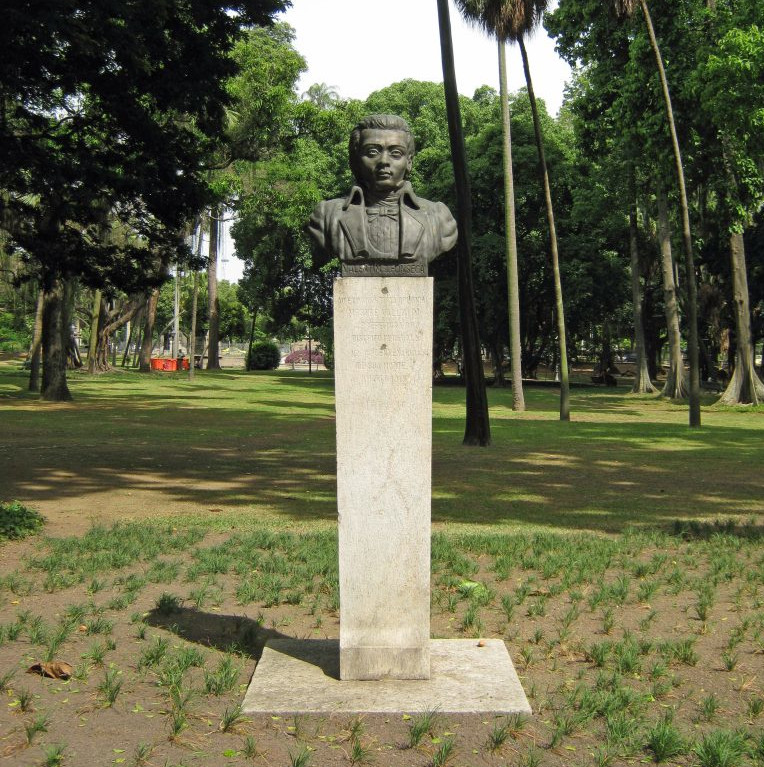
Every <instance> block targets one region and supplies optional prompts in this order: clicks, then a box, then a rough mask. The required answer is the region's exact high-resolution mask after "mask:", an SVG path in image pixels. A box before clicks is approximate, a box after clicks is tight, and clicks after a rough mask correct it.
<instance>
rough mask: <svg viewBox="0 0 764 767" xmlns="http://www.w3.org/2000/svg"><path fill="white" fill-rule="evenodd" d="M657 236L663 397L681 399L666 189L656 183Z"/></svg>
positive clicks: (684, 379) (684, 380)
mask: <svg viewBox="0 0 764 767" xmlns="http://www.w3.org/2000/svg"><path fill="white" fill-rule="evenodd" d="M657 196H658V239H659V240H660V248H661V269H662V271H663V304H664V306H665V312H666V328H667V332H668V342H669V367H668V372H667V374H666V383H665V384H664V386H663V390H662V391H661V396H662V397H668V398H669V399H684V398H685V397H687V394H688V391H687V376H686V375H685V372H684V360H683V359H682V335H681V333H680V330H679V304H678V302H677V300H676V281H675V280H674V259H673V258H672V256H671V230H670V228H669V217H668V208H667V205H666V192H665V190H664V189H663V188H662V187H661V186H659V188H658V192H657Z"/></svg>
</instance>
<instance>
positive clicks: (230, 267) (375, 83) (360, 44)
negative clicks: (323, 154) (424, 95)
mask: <svg viewBox="0 0 764 767" xmlns="http://www.w3.org/2000/svg"><path fill="white" fill-rule="evenodd" d="M552 6H556V2H553V3H552ZM279 18H280V20H282V21H286V22H287V23H288V24H290V25H291V26H292V27H294V30H295V41H294V46H295V48H296V49H297V50H298V51H299V52H300V53H301V54H302V55H303V56H304V57H305V59H306V60H307V64H308V70H307V72H305V73H304V74H303V76H302V78H301V79H300V82H299V84H298V86H297V87H298V90H299V92H300V93H303V92H304V91H306V90H307V89H308V87H309V86H310V85H312V84H313V83H326V84H327V85H329V86H331V87H333V88H334V89H335V90H336V91H337V93H338V94H339V96H340V97H342V98H354V99H365V98H366V97H367V96H368V95H369V94H370V93H373V92H374V91H376V90H379V89H380V88H384V87H386V86H388V85H391V84H392V83H395V82H398V81H399V80H404V79H406V78H412V79H414V80H431V81H433V82H442V81H443V70H442V65H441V59H440V38H439V36H438V11H437V4H436V1H435V0H292V7H291V8H290V9H289V10H287V11H286V12H285V13H283V14H281V15H280V17H279ZM451 27H452V37H453V41H454V61H455V65H456V78H457V85H458V88H459V92H460V93H462V94H464V95H465V96H472V95H473V94H474V92H475V89H476V88H478V87H480V86H481V85H489V86H491V87H492V88H495V89H496V90H497V91H498V89H499V76H498V66H499V65H498V52H497V46H496V42H495V41H494V40H492V39H490V38H488V37H487V36H486V35H485V34H484V33H483V32H481V31H480V30H478V29H476V28H474V27H472V26H469V25H467V24H465V23H464V22H463V21H462V19H461V17H460V15H459V13H458V11H457V10H456V9H455V8H454V6H453V2H452V3H451ZM526 47H527V49H528V58H529V61H530V67H531V76H532V77H533V86H534V89H535V91H536V96H537V97H538V98H541V99H543V100H544V101H545V102H546V105H547V109H548V110H549V112H551V113H552V114H556V113H557V112H558V110H559V108H560V105H561V104H562V98H563V90H564V87H565V82H566V81H567V79H568V77H569V76H570V68H569V67H568V65H567V64H566V63H565V62H564V61H563V60H562V59H561V58H560V57H559V56H558V55H557V54H556V53H555V50H554V41H552V40H551V39H550V38H549V37H548V36H547V34H546V32H545V30H544V29H543V28H541V29H539V30H538V31H537V32H536V33H535V34H534V35H533V37H532V38H531V39H530V40H529V41H528V42H527V44H526ZM507 70H508V80H509V90H510V91H516V90H519V89H520V88H523V87H525V77H524V75H523V67H522V61H521V59H520V51H519V49H518V47H517V46H516V45H510V46H509V47H508V48H507ZM221 261H222V262H221V264H220V265H219V267H218V268H219V276H220V278H221V279H227V280H230V281H231V282H236V281H237V280H238V279H239V278H240V277H241V273H242V269H243V262H241V261H239V259H237V258H236V257H235V256H234V255H233V243H232V242H231V240H230V238H229V237H225V238H224V240H223V252H222V254H221Z"/></svg>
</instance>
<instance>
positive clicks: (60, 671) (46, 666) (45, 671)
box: [27, 660, 74, 679]
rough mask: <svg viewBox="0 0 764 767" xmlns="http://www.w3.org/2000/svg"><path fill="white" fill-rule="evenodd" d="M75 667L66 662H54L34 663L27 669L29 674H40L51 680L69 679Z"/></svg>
mask: <svg viewBox="0 0 764 767" xmlns="http://www.w3.org/2000/svg"><path fill="white" fill-rule="evenodd" d="M72 671H74V667H73V666H72V665H70V664H69V663H65V662H64V661H60V660H54V661H50V662H45V661H44V662H42V663H34V664H32V665H31V666H30V667H29V668H28V669H27V674H39V675H40V676H47V677H49V678H50V679H69V677H70V676H71V675H72Z"/></svg>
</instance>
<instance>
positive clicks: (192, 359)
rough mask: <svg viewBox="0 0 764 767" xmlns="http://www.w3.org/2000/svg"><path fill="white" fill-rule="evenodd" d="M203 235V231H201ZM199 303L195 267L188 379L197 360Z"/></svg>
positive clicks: (197, 279)
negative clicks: (197, 313) (197, 312)
mask: <svg viewBox="0 0 764 767" xmlns="http://www.w3.org/2000/svg"><path fill="white" fill-rule="evenodd" d="M200 237H201V232H200ZM198 303H199V272H197V271H196V269H194V287H193V291H192V293H191V335H190V336H189V339H188V380H189V381H193V380H194V368H195V362H196V307H197V304H198Z"/></svg>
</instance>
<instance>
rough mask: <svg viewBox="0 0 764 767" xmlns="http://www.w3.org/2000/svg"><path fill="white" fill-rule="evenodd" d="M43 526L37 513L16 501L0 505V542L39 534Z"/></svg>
mask: <svg viewBox="0 0 764 767" xmlns="http://www.w3.org/2000/svg"><path fill="white" fill-rule="evenodd" d="M44 524H45V520H44V519H43V517H42V515H41V514H40V513H39V512H37V511H35V510H34V509H29V508H27V507H26V506H24V505H23V504H21V503H19V502H18V501H11V502H10V503H0V540H3V539H5V540H16V539H18V538H26V537H27V536H28V535H33V534H34V533H37V532H39V531H40V530H41V529H42V526H43V525H44Z"/></svg>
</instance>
